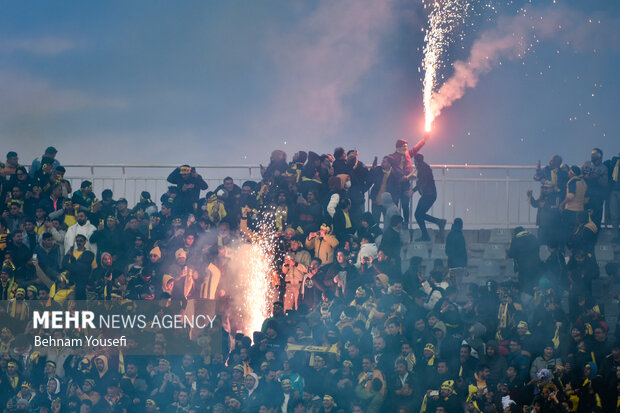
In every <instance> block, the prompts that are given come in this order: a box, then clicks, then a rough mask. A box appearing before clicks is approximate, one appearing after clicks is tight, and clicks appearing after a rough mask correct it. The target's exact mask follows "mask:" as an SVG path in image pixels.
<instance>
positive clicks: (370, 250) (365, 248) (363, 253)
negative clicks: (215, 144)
mask: <svg viewBox="0 0 620 413" xmlns="http://www.w3.org/2000/svg"><path fill="white" fill-rule="evenodd" d="M377 253H378V249H377V244H375V243H374V242H367V243H366V244H363V245H362V246H360V252H359V253H358V254H357V262H356V263H355V266H356V267H357V268H358V269H359V268H360V267H361V266H362V258H363V257H372V259H373V260H376V259H377Z"/></svg>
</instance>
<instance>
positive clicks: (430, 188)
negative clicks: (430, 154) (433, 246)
mask: <svg viewBox="0 0 620 413" xmlns="http://www.w3.org/2000/svg"><path fill="white" fill-rule="evenodd" d="M413 162H414V163H415V168H416V171H417V172H418V177H417V183H416V186H415V188H413V192H415V191H419V192H420V200H419V201H418V206H417V208H416V209H415V214H414V215H415V220H416V222H417V223H418V225H419V226H420V231H421V232H422V235H421V236H420V238H418V239H417V240H416V241H430V240H431V237H430V236H429V235H428V231H427V230H426V221H429V222H432V223H433V224H436V225H437V226H438V227H439V236H440V237H443V231H444V228H445V227H446V220H445V219H439V218H435V217H433V216H431V215H428V214H427V212H428V210H429V209H431V207H432V206H433V204H434V203H435V200H436V199H437V188H436V187H435V178H433V170H432V169H431V167H430V166H429V164H427V163H426V162H424V156H423V155H422V154H421V153H417V154H415V155H414V156H413Z"/></svg>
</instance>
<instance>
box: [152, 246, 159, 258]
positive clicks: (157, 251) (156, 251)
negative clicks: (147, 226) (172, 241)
mask: <svg viewBox="0 0 620 413" xmlns="http://www.w3.org/2000/svg"><path fill="white" fill-rule="evenodd" d="M149 254H151V255H156V256H157V258H161V250H160V249H159V247H155V248H153V249H152V250H151V252H150V253H149Z"/></svg>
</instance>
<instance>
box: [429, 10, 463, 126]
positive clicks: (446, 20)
mask: <svg viewBox="0 0 620 413" xmlns="http://www.w3.org/2000/svg"><path fill="white" fill-rule="evenodd" d="M424 8H430V13H429V15H428V29H427V30H426V35H425V36H424V43H425V44H424V59H423V60H422V69H423V70H424V80H423V85H424V93H423V99H424V130H425V131H426V132H430V131H431V127H432V124H433V120H434V119H435V116H436V111H435V109H434V108H433V94H434V91H435V89H436V86H437V71H438V70H439V69H440V68H441V67H442V66H443V65H444V60H443V56H444V55H445V53H446V50H447V47H448V45H449V44H450V43H451V42H452V37H451V35H452V34H453V33H454V32H455V30H456V28H457V27H458V26H459V25H460V24H461V23H463V22H464V20H465V18H466V17H467V12H468V10H469V2H468V1H467V0H442V1H440V0H424Z"/></svg>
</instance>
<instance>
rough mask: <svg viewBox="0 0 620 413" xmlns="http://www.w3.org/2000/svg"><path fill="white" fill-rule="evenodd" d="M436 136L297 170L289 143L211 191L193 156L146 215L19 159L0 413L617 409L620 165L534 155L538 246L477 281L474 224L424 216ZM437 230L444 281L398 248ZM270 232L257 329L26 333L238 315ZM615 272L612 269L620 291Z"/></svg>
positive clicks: (307, 160)
mask: <svg viewBox="0 0 620 413" xmlns="http://www.w3.org/2000/svg"><path fill="white" fill-rule="evenodd" d="M424 143H425V139H422V140H421V141H419V142H418V143H417V144H416V145H415V146H413V147H412V148H409V146H408V142H407V141H405V140H398V141H397V143H396V150H395V152H394V153H392V154H391V155H388V156H385V157H384V158H382V159H381V161H380V162H379V160H378V159H377V158H375V160H374V162H373V164H372V165H370V166H367V165H364V164H363V163H362V162H361V161H360V160H359V159H358V152H357V151H356V150H349V151H345V150H344V149H343V148H336V149H335V150H334V152H333V154H324V155H319V154H317V153H315V152H311V151H310V152H304V151H300V152H297V153H295V154H294V156H293V157H292V159H291V160H290V161H289V159H287V154H286V153H285V152H283V151H279V150H276V151H274V152H272V154H271V158H270V162H269V164H268V165H267V166H266V167H261V175H262V179H261V180H260V181H259V182H254V181H246V182H242V183H241V186H238V185H237V183H235V182H234V180H233V179H232V178H226V179H224V180H223V182H222V184H221V185H220V186H218V187H217V188H214V189H213V190H211V188H208V185H207V183H206V182H205V180H204V179H203V177H202V176H200V175H199V174H198V173H197V171H196V170H195V168H192V167H191V166H190V165H182V166H180V167H178V168H176V169H175V170H174V171H172V172H171V173H170V175H169V176H168V182H169V183H170V186H169V188H168V191H167V192H166V193H165V194H164V195H162V196H161V199H159V200H154V199H151V196H150V194H149V193H148V192H142V194H141V196H140V200H139V202H138V203H137V204H136V205H128V202H127V200H125V199H123V198H120V199H116V200H115V199H114V194H113V193H112V191H111V190H109V189H106V190H104V191H103V192H102V193H101V194H95V193H94V192H93V188H92V183H91V182H89V181H83V182H82V183H81V185H80V187H79V188H72V186H71V184H70V182H68V181H67V180H66V179H65V178H64V175H65V172H66V171H65V168H64V167H63V166H62V165H61V164H60V162H59V161H58V160H57V159H56V155H57V151H56V149H55V148H53V147H49V148H47V149H46V150H45V152H44V154H43V156H41V157H40V158H37V159H35V160H34V161H33V162H32V164H31V166H30V167H29V168H27V167H25V166H22V165H20V163H19V159H18V155H17V153H15V152H9V153H8V154H7V159H6V162H5V163H3V164H0V185H1V191H0V192H1V197H0V214H1V215H2V218H1V219H0V260H1V261H2V269H1V274H0V300H1V301H0V325H1V326H2V330H1V334H0V404H1V406H2V409H3V411H4V412H23V413H26V412H40V413H47V412H53V413H65V412H67V413H69V412H71V413H73V412H80V413H89V412H93V413H96V412H134V411H135V412H148V413H157V412H162V413H164V412H165V413H181V412H187V413H190V412H196V413H203V412H213V413H223V412H261V413H264V412H271V413H275V412H278V413H280V412H282V413H288V412H295V413H302V412H313V413H318V412H321V413H323V412H325V413H330V412H333V413H336V412H352V413H361V412H367V413H371V412H398V413H407V412H421V413H424V412H430V413H440V412H449V413H458V412H517V411H518V412H523V411H532V412H599V411H600V412H611V411H620V407H619V406H620V329H618V328H616V329H615V334H613V335H612V334H611V333H610V332H609V326H608V325H607V323H606V318H605V315H606V313H609V312H613V311H614V309H610V308H604V306H603V304H602V302H598V301H597V300H595V299H594V297H593V294H592V288H593V287H592V281H593V280H594V279H596V278H598V277H599V275H600V274H599V273H600V269H599V264H598V262H597V260H596V256H595V245H596V243H597V239H598V237H599V234H600V232H601V231H602V230H603V229H602V226H601V222H602V218H603V211H604V206H605V205H607V206H608V211H609V213H608V214H606V216H607V219H608V222H609V223H610V224H611V226H612V228H611V229H609V231H618V230H619V228H620V227H619V224H620V180H619V168H620V157H618V156H616V157H612V158H611V159H609V160H607V161H604V158H603V153H602V151H601V150H599V149H594V150H593V151H592V156H591V160H590V161H587V162H585V163H584V164H583V165H582V166H581V167H579V166H571V167H567V166H565V165H564V164H563V163H562V159H561V158H560V157H559V156H557V155H556V156H554V157H553V158H552V159H551V161H550V162H549V165H547V166H545V167H544V168H543V167H541V166H540V163H539V165H538V168H537V169H536V172H535V176H534V179H535V180H536V181H539V182H540V183H541V190H540V194H539V195H538V197H537V198H536V197H535V196H534V194H533V193H531V192H528V194H527V196H528V199H529V201H530V203H531V205H532V206H533V207H535V208H537V210H538V215H537V225H538V227H539V228H538V237H536V236H535V235H534V234H533V233H531V232H529V231H528V230H526V229H524V228H521V227H519V228H516V229H515V230H514V232H513V237H512V241H511V243H510V247H509V249H508V251H507V254H508V257H510V258H512V259H513V260H514V265H515V274H516V278H514V279H499V276H498V277H497V278H498V279H496V280H490V281H488V282H487V283H486V284H484V285H477V284H475V283H466V282H465V281H466V280H467V278H466V277H467V267H468V250H467V245H466V242H465V237H464V234H463V221H462V220H461V219H458V218H457V219H455V220H454V222H453V223H452V224H451V230H450V232H449V233H448V234H447V236H444V234H443V233H444V228H445V226H446V221H445V220H444V219H440V218H436V217H433V216H430V215H428V211H429V210H430V208H431V206H432V205H433V203H434V202H435V200H436V198H437V191H436V188H435V182H434V179H433V173H432V169H431V168H430V166H429V165H428V164H427V163H426V161H425V159H424V157H423V155H422V154H421V153H420V150H421V148H422V147H423V145H424ZM414 192H419V194H420V197H419V201H418V203H417V205H416V208H415V210H414V213H413V216H414V217H415V220H416V222H417V224H418V227H419V236H418V237H417V238H415V240H414V237H413V236H410V235H411V234H413V232H412V231H413V230H412V229H410V228H412V225H410V223H409V216H410V202H411V199H412V194H413V193H414ZM98 195H100V198H99V197H98ZM203 195H204V196H203ZM366 199H368V200H369V201H366ZM367 204H370V205H371V209H370V211H366V208H365V207H366V205H367ZM427 221H428V222H431V223H432V224H434V225H436V226H437V228H438V231H437V236H436V237H434V238H435V239H434V241H433V242H437V243H445V250H446V254H447V257H448V259H447V262H443V261H441V260H438V261H437V262H435V263H434V266H433V268H432V269H430V268H429V269H425V268H424V267H423V263H422V262H421V260H420V259H417V258H416V257H414V258H412V259H411V260H410V261H409V262H404V258H403V257H404V254H403V240H404V241H405V243H407V242H431V236H430V235H431V234H429V231H428V230H427V227H426V222H427ZM381 223H383V225H381ZM265 225H268V226H269V228H270V230H273V231H275V232H276V234H277V235H276V238H275V247H274V248H275V254H274V256H273V262H272V266H273V268H274V269H276V270H277V271H275V272H274V276H273V277H272V279H270V283H271V285H272V286H273V288H274V289H275V290H276V291H277V295H278V296H279V297H278V299H277V300H276V301H275V302H273V303H272V316H271V317H270V318H268V319H266V320H265V321H264V323H263V326H262V329H261V331H256V332H254V333H253V336H252V337H247V336H244V335H243V334H241V333H237V332H236V331H237V330H236V328H235V322H236V321H235V319H234V317H228V318H226V317H220V318H218V319H217V320H216V322H215V323H214V325H213V326H212V328H206V329H203V330H202V331H198V332H193V333H191V334H185V333H183V334H180V333H178V332H177V331H175V330H157V329H150V328H146V329H143V330H137V329H134V330H133V331H130V332H129V333H128V334H129V335H128V344H127V346H126V347H124V348H110V347H107V348H106V347H101V348H66V347H63V346H62V345H57V346H52V347H45V348H43V347H34V345H33V342H32V335H33V334H45V335H49V336H51V337H53V338H55V339H59V340H60V339H64V338H70V337H72V336H73V335H74V334H76V331H73V330H71V329H66V330H61V329H56V330H49V331H47V330H45V329H41V328H39V329H38V330H37V329H35V328H34V327H33V324H32V322H31V321H32V320H31V316H32V311H33V310H58V309H65V310H73V309H76V308H77V306H79V305H82V304H83V303H84V302H86V303H90V302H92V303H98V304H93V305H102V306H104V307H105V308H106V309H108V310H109V309H110V308H112V309H114V308H116V309H121V310H122V311H124V312H126V313H131V312H134V313H135V312H137V311H139V307H140V305H142V304H141V303H145V302H151V303H153V304H154V305H156V306H158V307H157V308H158V310H157V311H159V312H160V313H161V314H178V313H182V312H183V311H186V310H187V308H186V305H187V303H188V302H190V301H192V300H193V301H197V300H198V301H200V300H207V301H216V302H217V303H218V305H220V303H221V304H222V306H221V307H218V308H224V309H225V308H226V305H227V303H230V298H231V296H234V295H235V291H234V286H233V285H231V284H230V279H231V278H232V275H231V274H230V271H232V270H231V265H230V264H231V262H234V260H235V259H236V257H235V256H234V250H232V251H231V247H232V245H233V243H234V242H235V240H238V239H240V238H241V239H243V238H245V239H246V240H247V242H249V241H251V240H252V238H253V237H255V236H257V235H258V236H260V234H261V231H265ZM619 235H620V234H619ZM614 242H618V237H616V238H615V240H614ZM540 245H546V246H547V248H548V250H549V251H550V255H549V257H548V258H546V259H545V260H541V259H540V258H539V256H540V255H539V246H540ZM618 268H619V266H618V263H610V264H609V265H607V267H606V271H607V273H608V274H609V275H610V276H611V277H612V279H613V281H614V285H615V282H616V281H617V280H618V279H619V278H620V274H619V269H618ZM403 269H405V270H404V271H403ZM618 292H619V291H615V290H614V291H611V292H609V293H610V294H614V296H617V295H618ZM80 303H82V304H80ZM102 303H103V304H102ZM218 320H219V321H218ZM91 334H94V335H100V336H102V337H103V336H105V335H106V334H109V332H105V331H98V330H97V331H92V332H91Z"/></svg>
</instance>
